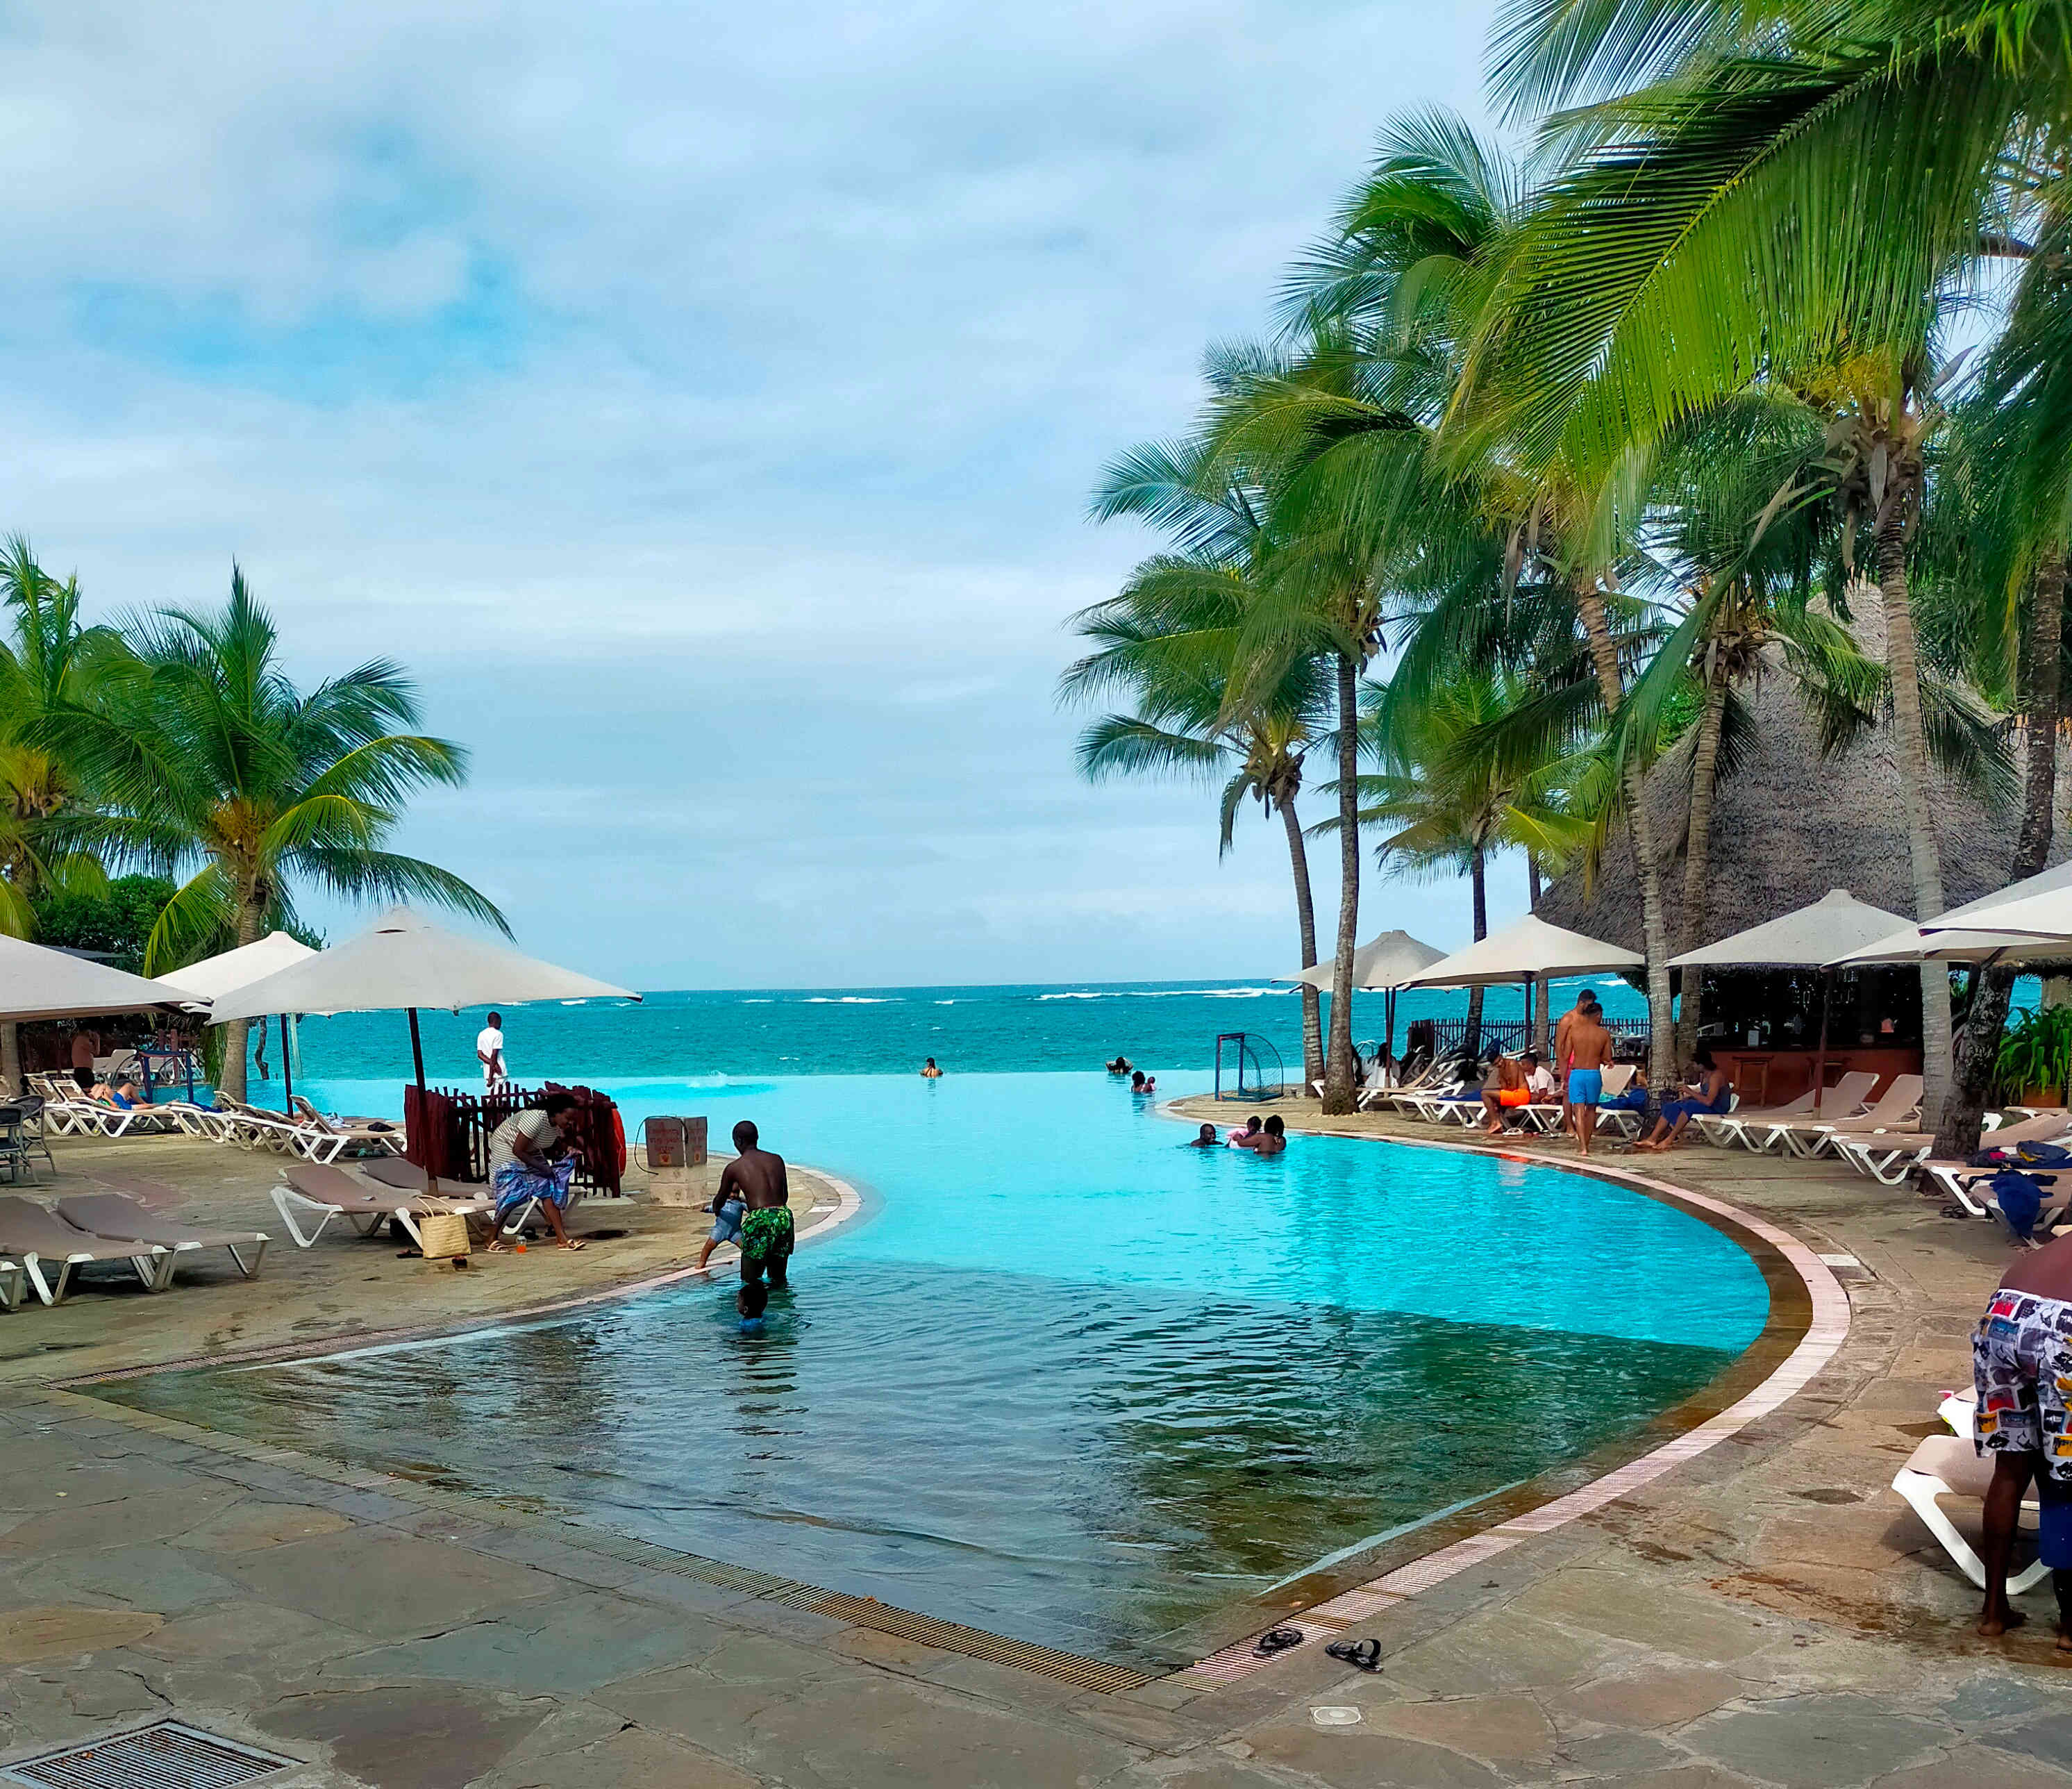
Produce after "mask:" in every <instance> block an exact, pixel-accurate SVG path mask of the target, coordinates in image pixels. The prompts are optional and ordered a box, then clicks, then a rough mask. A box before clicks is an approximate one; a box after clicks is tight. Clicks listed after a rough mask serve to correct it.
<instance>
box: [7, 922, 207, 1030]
mask: <svg viewBox="0 0 2072 1789" xmlns="http://www.w3.org/2000/svg"><path fill="white" fill-rule="evenodd" d="M190 999H191V997H190V996H187V995H183V994H179V993H174V992H172V991H171V989H166V988H164V987H162V986H160V985H159V984H158V983H157V982H155V981H146V980H145V979H144V978H143V977H142V976H141V975H130V974H128V973H125V971H123V970H121V969H110V968H109V966H108V965H107V964H105V963H96V962H94V961H93V960H91V959H90V958H88V957H84V956H72V955H71V954H70V953H69V952H65V951H56V950H47V949H46V948H44V947H43V945H41V944H31V943H29V942H28V940H27V939H23V938H6V937H0V1020H16V1019H39V1018H92V1017H93V1015H94V1014H97V1013H148V1012H153V1011H155V1010H158V1009H159V1008H161V1007H169V1008H176V1007H178V1006H180V1005H182V1004H183V1002H186V1001H188V1000H190Z"/></svg>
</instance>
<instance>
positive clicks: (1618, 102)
mask: <svg viewBox="0 0 2072 1789" xmlns="http://www.w3.org/2000/svg"><path fill="white" fill-rule="evenodd" d="M2068 45H2072V39H2067V38H2066V35H2064V33H2063V32H2062V31H2060V30H2059V29H2058V28H2057V27H2056V26H2055V25H2054V24H2053V25H2051V26H2049V27H2048V28H2046V27H2045V26H2044V24H2043V23H2041V21H2040V19H2038V18H2037V17H2034V16H2032V15H2031V14H2030V13H2029V12H2027V11H2022V10H2020V9H2008V8H2004V7H2000V6H1992V5H1988V4H1985V3H1984V0H1972V3H1970V4H1967V5H1963V6H1957V7H1955V8H1951V7H1933V8H1914V9H1908V8H1904V7H1901V8H1891V7H1885V6H1874V5H1873V4H1871V3H1869V0H1844V3H1842V4H1839V5H1826V4H1822V5H1813V4H1810V3H1803V0H1801V3H1792V0H1787V3H1786V4H1785V5H1783V6H1778V7H1770V8H1764V9H1758V10H1753V11H1752V10H1749V9H1746V8H1744V7H1740V6H1713V5H1709V4H1700V5H1697V6H1690V5H1685V4H1681V3H1675V4H1671V3H1670V0H1513V3H1512V4H1511V5H1510V6H1507V9H1506V10H1505V12H1504V14H1503V16H1502V18H1501V19H1500V20H1499V23H1498V53H1497V57H1496V71H1497V83H1498V89H1499V92H1500V93H1501V94H1502V95H1503V97H1506V98H1507V100H1509V101H1511V103H1512V104H1513V105H1515V106H1522V107H1537V106H1540V105H1546V104H1550V103H1554V104H1559V103H1561V102H1569V101H1584V102H1586V103H1585V104H1584V105H1581V106H1580V107H1578V108H1577V109H1576V110H1573V111H1571V112H1568V113H1557V114H1556V116H1555V117H1553V118H1552V119H1551V120H1550V121H1548V125H1547V126H1546V128H1545V131H1544V137H1545V142H1544V149H1545V150H1546V152H1548V154H1550V155H1551V154H1560V155H1562V156H1564V157H1565V158H1566V160H1567V165H1566V167H1565V169H1564V171H1563V172H1562V173H1561V174H1560V176H1559V177H1558V178H1556V179H1554V180H1553V181H1552V183H1550V184H1549V186H1548V187H1547V188H1546V189H1545V191H1544V192H1543V194H1542V195H1541V204H1540V208H1539V211H1538V212H1537V214H1536V216H1535V218H1534V220H1532V223H1531V225H1530V227H1529V228H1527V229H1525V230H1523V231H1522V232H1520V234H1519V239H1518V241H1517V243H1516V245H1515V250H1514V253H1512V255H1511V257H1510V260H1509V262H1508V265H1507V268H1506V269H1505V273H1504V275H1503V279H1502V281H1501V282H1499V283H1498V290H1497V291H1496V294H1495V296H1494V299H1493V302H1491V303H1490V306H1488V307H1487V309H1486V311H1485V313H1484V318H1483V327H1482V331H1481V332H1480V334H1479V335H1478V339H1477V341H1476V343H1475V344H1474V349H1473V351H1472V352H1471V354H1470V373H1469V376H1468V377H1467V378H1466V380H1464V382H1463V389H1462V393H1461V399H1460V401H1459V403H1458V405H1457V413H1459V415H1460V416H1461V417H1462V418H1463V419H1464V420H1466V421H1467V422H1468V424H1469V426H1470V429H1471V430H1480V431H1490V430H1494V431H1495V432H1497V433H1498V434H1505V435H1508V436H1511V437H1513V438H1516V439H1518V440H1519V441H1521V442H1523V443H1524V444H1526V448H1527V451H1528V452H1529V453H1531V454H1535V455H1537V456H1540V457H1564V458H1566V459H1569V460H1570V461H1572V462H1576V463H1612V462H1614V461H1615V460H1616V459H1618V457H1619V456H1620V455H1622V454H1624V453H1626V451H1628V450H1630V447H1631V446H1633V445H1634V443H1636V442H1641V443H1646V442H1651V441H1653V440H1655V439H1657V438H1660V437H1661V436H1662V435H1663V434H1665V433H1666V432H1667V430H1670V429H1671V428H1673V427H1674V426H1675V424H1676V423H1677V422H1679V420H1680V419H1681V418H1683V417H1686V416H1688V415H1689V414H1690V413H1692V411H1693V410H1695V409H1700V408H1702V407H1703V406H1704V405H1708V404H1711V403H1713V402H1716V401H1720V400H1721V399H1723V398H1725V397H1730V396H1732V395H1733V394H1734V393H1737V392H1741V391H1745V390H1747V389H1751V387H1752V386H1753V385H1756V384H1757V383H1758V382H1760V381H1763V380H1770V381H1774V382H1780V383H1786V384H1790V383H1794V382H1799V383H1800V385H1801V389H1808V390H1809V395H1819V393H1818V388H1819V385H1822V384H1825V385H1826V386H1827V392H1826V393H1825V397H1826V400H1827V407H1828V410H1829V414H1830V417H1831V421H1832V422H1833V423H1834V424H1835V426H1836V438H1835V446H1836V459H1837V465H1836V468H1835V470H1836V473H1837V475H1838V482H1839V483H1840V484H1841V485H1843V486H1844V487H1845V488H1847V489H1849V490H1851V491H1852V492H1853V493H1854V494H1855V495H1856V496H1857V497H1858V499H1859V500H1860V501H1859V503H1858V504H1857V507H1859V508H1860V509H1861V511H1862V512H1863V515H1864V519H1865V520H1867V521H1868V524H1869V533H1870V537H1871V549H1872V554H1871V557H1872V562H1873V565H1874V567H1875V569H1876V571H1877V578H1878V581H1879V583H1880V585H1881V589H1882V590H1883V593H1884V608H1885V620H1886V638H1887V651H1888V664H1889V668H1890V671H1891V673H1892V687H1893V707H1894V720H1895V740H1896V745H1897V751H1898V753H1899V757H1900V767H1901V788H1902V790H1903V791H1904V804H1905V820H1906V823H1907V833H1908V845H1909V853H1910V863H1911V866H1912V870H1913V876H1914V899H1915V903H1916V907H1917V909H1918V911H1919V913H1920V914H1921V915H1922V916H1924V917H1926V916H1928V915H1932V914H1934V913H1935V912H1937V911H1940V908H1941V904H1942V878H1941V866H1940V863H1939V861H1938V855H1937V852H1936V849H1935V841H1934V833H1933V830H1932V829H1931V827H1930V825H1929V820H1928V815H1927V808H1926V797H1925V793H1924V792H1925V789H1926V783H1927V771H1928V752H1927V745H1926V728H1925V726H1924V722H1923V718H1922V703H1921V699H1920V695H1919V685H1918V646H1917V642H1916V638H1915V633H1914V626H1913V618H1912V612H1911V607H1910V590H1909V588H1908V583H1907V563H1908V557H1909V554H1910V550H1911V547H1912V543H1913V540H1914V533H1915V524H1916V521H1917V519H1918V515H1919V513H1920V509H1921V506H1922V500H1923V464H1924V447H1925V443H1926V436H1927V434H1928V431H1929V430H1930V428H1931V427H1932V426H1933V424H1934V420H1935V418H1934V405H1933V403H1932V401H1931V400H1930V385H1929V384H1928V381H1927V380H1926V376H1925V374H1924V370H1923V369H1924V368H1926V367H1927V366H1928V365H1930V364H1932V357H1931V355H1930V343H1931V341H1932V339H1933V333H1934V326H1935V323H1936V320H1937V316H1938V305H1939V302H1940V300H1941V299H1942V298H1943V297H1945V296H1946V295H1947V293H1948V292H1949V290H1951V287H1952V286H1953V285H1955V284H1957V283H1959V282H1963V280H1965V279H1967V278H1968V277H1969V276H1970V274H1971V271H1972V269H1974V267H1975V264H1976V262H1977V261H1978V260H1979V257H1981V256H1983V255H1988V254H1997V253H2008V252H2014V253H2025V252H2026V245H2024V244H2023V243H2022V242H2021V239H2020V236H2019V234H2018V232H2017V231H2016V228H2014V226H2016V225H2017V224H2020V223H2021V222H2022V221H2023V220H2024V219H2025V217H2026V216H2029V214H2030V213H2031V212H2033V185H2034V182H2033V178H2032V171H2033V168H2034V167H2035V166H2036V165H2037V161H2038V158H2039V156H2038V150H2039V146H2041V145H2043V144H2045V143H2047V142H2052V141H2056V142H2062V141H2063V140H2064V134H2065V130H2066V125H2067V124H2068V123H2072V118H2068V117H2067V113H2068V111H2072V82H2068V80H2067V79H2066V75H2067V56H2068ZM1922 998H1923V1001H1924V1026H1923V1029H1924V1034H1925V1045H1926V1063H1925V1072H1926V1077H1927V1079H1928V1081H1929V1097H1928V1100H1927V1101H1926V1104H1927V1105H1928V1107H1929V1108H1930V1110H1931V1111H1932V1110H1934V1109H1936V1108H1938V1105H1939V1102H1940V1100H1941V1096H1942V1092H1943V1091H1944V1088H1945V1087H1946V1085H1947V1070H1948V1062H1949V1056H1948V1048H1947V1046H1948V1042H1949V1017H1948V1011H1947V1007H1948V1001H1947V983H1946V981H1945V980H1944V978H1943V977H1942V972H1941V971H1940V970H1939V969H1928V968H1924V970H1923V973H1922Z"/></svg>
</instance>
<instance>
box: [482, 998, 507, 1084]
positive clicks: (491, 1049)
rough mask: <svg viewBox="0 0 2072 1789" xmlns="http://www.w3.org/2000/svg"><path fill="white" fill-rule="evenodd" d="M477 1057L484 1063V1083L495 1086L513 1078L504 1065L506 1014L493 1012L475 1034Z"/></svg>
mask: <svg viewBox="0 0 2072 1789" xmlns="http://www.w3.org/2000/svg"><path fill="white" fill-rule="evenodd" d="M475 1060H476V1061H477V1062H479V1063H481V1064H482V1084H483V1086H484V1087H494V1086H495V1085H496V1084H497V1083H498V1082H499V1081H508V1080H510V1079H511V1073H510V1071H509V1070H508V1069H507V1068H505V1067H504V1015H503V1014H501V1013H491V1014H490V1015H489V1022H488V1023H487V1025H485V1026H483V1028H482V1029H481V1030H479V1031H478V1032H476V1033H475Z"/></svg>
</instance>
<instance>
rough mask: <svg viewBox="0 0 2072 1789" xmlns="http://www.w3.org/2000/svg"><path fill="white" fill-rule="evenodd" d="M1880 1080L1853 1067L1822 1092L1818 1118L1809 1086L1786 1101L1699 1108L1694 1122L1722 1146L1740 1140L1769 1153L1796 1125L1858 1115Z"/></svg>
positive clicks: (1745, 1145) (1757, 1151) (1744, 1145)
mask: <svg viewBox="0 0 2072 1789" xmlns="http://www.w3.org/2000/svg"><path fill="white" fill-rule="evenodd" d="M1877 1081H1878V1078H1877V1074H1876V1073H1875V1072H1874V1071H1872V1070H1869V1069H1863V1068H1858V1069H1852V1070H1851V1071H1849V1072H1848V1074H1846V1075H1842V1076H1841V1077H1840V1079H1839V1080H1836V1083H1835V1084H1834V1085H1833V1086H1832V1087H1831V1088H1827V1089H1826V1090H1825V1091H1824V1092H1823V1093H1822V1094H1821V1096H1820V1112H1819V1117H1817V1118H1816V1117H1815V1116H1814V1112H1813V1095H1812V1092H1811V1090H1810V1089H1809V1090H1808V1091H1807V1092H1804V1093H1803V1094H1801V1095H1800V1096H1799V1097H1798V1098H1797V1099H1796V1100H1791V1101H1790V1102H1788V1103H1787V1104H1784V1105H1781V1106H1763V1107H1759V1108H1738V1109H1737V1110H1735V1111H1733V1112H1700V1114H1699V1115H1698V1116H1697V1117H1696V1118H1694V1119H1692V1123H1693V1124H1695V1125H1698V1126H1699V1127H1700V1129H1702V1130H1703V1131H1704V1133H1705V1137H1706V1140H1707V1141H1709V1142H1713V1143H1717V1144H1718V1145H1720V1147H1721V1148H1723V1149H1725V1148H1731V1147H1732V1146H1733V1145H1735V1144H1737V1143H1738V1144H1740V1145H1741V1147H1742V1148H1743V1149H1747V1150H1749V1152H1750V1153H1751V1154H1756V1155H1767V1154H1769V1153H1770V1151H1771V1150H1772V1149H1777V1148H1778V1147H1779V1146H1781V1145H1782V1144H1783V1142H1784V1141H1785V1133H1786V1131H1788V1130H1789V1129H1791V1128H1792V1127H1793V1126H1794V1125H1811V1124H1822V1123H1826V1122H1827V1121H1830V1120H1840V1119H1844V1118H1854V1117H1857V1116H1858V1115H1859V1114H1860V1112H1862V1110H1863V1108H1864V1101H1865V1100H1868V1098H1869V1097H1870V1092H1871V1089H1872V1088H1874V1087H1876V1086H1877Z"/></svg>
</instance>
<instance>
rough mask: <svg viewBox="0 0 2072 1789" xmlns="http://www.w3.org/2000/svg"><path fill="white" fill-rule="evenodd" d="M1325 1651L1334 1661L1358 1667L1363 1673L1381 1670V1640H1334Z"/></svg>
mask: <svg viewBox="0 0 2072 1789" xmlns="http://www.w3.org/2000/svg"><path fill="white" fill-rule="evenodd" d="M1324 1650H1325V1651H1326V1652H1328V1653H1330V1655H1331V1656H1332V1657H1333V1658H1334V1659H1344V1660H1345V1662H1346V1664H1349V1665H1358V1666H1359V1668H1360V1669H1361V1670H1362V1671H1379V1670H1380V1669H1381V1642H1380V1641H1379V1640H1375V1639H1366V1640H1334V1641H1332V1642H1331V1643H1330V1645H1329V1646H1327V1647H1325V1648H1324Z"/></svg>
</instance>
